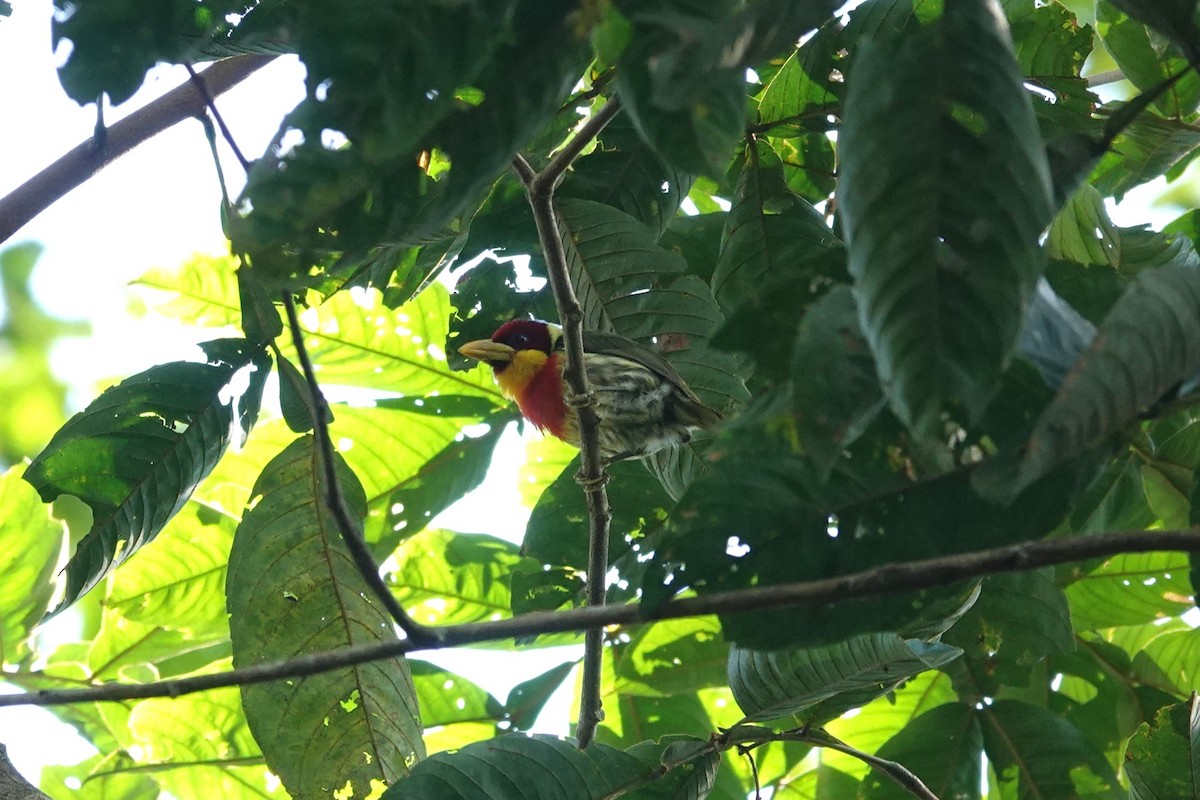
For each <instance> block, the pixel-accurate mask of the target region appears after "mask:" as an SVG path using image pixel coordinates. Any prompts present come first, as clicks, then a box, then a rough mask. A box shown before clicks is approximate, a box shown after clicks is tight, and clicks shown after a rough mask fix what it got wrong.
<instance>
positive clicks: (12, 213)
mask: <svg viewBox="0 0 1200 800" xmlns="http://www.w3.org/2000/svg"><path fill="white" fill-rule="evenodd" d="M274 58H275V56H236V57H234V58H228V59H225V60H224V61H218V62H217V63H216V64H213V65H212V66H211V67H209V68H208V69H206V70H205V71H204V72H201V73H200V74H199V75H198V76H197V77H198V78H199V79H201V80H202V81H203V82H204V85H205V86H206V87H207V90H208V96H209V97H216V96H217V95H220V94H223V93H224V92H226V91H228V90H229V89H232V88H233V87H234V86H236V85H237V84H239V83H241V82H242V81H243V80H245V79H246V78H248V77H250V76H251V75H252V74H254V73H255V72H257V71H258V70H259V69H262V68H263V67H265V66H266V65H267V64H269V63H270V62H271V61H272V60H273V59H274ZM206 105H207V103H206V99H205V96H204V95H203V94H202V93H201V92H200V91H199V90H198V89H197V88H196V85H195V84H194V83H193V82H192V81H190V80H189V81H187V82H185V83H182V84H180V85H179V86H177V87H175V88H174V89H172V90H171V91H169V92H167V93H166V94H165V95H163V96H162V97H160V98H158V99H157V100H155V101H154V102H152V103H150V104H149V105H147V106H146V107H145V108H141V109H138V110H137V111H135V112H133V113H132V114H130V115H129V116H128V117H126V118H125V119H123V120H121V121H120V122H117V123H116V124H114V125H113V126H112V127H110V128H108V129H107V135H106V137H105V140H104V144H103V146H102V147H97V146H96V144H95V142H94V140H93V139H90V138H89V139H87V140H86V141H84V142H81V143H80V144H79V145H77V146H76V147H75V148H73V149H72V150H70V151H69V152H68V153H66V154H65V155H63V156H62V157H61V158H59V159H58V160H57V161H55V162H54V163H53V164H51V165H50V166H48V167H46V168H45V169H44V170H42V171H41V172H39V173H38V174H37V175H35V176H33V177H32V178H30V179H29V180H27V181H26V182H25V183H23V184H21V185H20V186H18V187H17V188H16V189H14V190H13V191H11V192H10V193H9V194H8V195H6V196H5V197H2V198H0V242H4V241H6V240H7V239H8V238H9V237H11V236H12V235H13V234H14V233H16V232H17V230H18V229H20V228H21V227H22V226H24V225H25V223H27V222H29V221H30V220H31V219H33V218H34V217H36V216H37V215H38V214H40V213H41V212H43V211H45V210H46V209H47V208H49V207H50V206H51V205H52V204H53V203H54V202H55V201H56V200H58V199H59V198H60V197H62V196H63V195H65V194H66V193H67V192H69V191H71V190H72V189H74V188H75V187H76V186H78V185H80V184H81V183H83V182H84V181H86V180H87V179H88V178H90V177H92V176H93V175H95V174H96V173H97V172H99V171H100V170H101V169H102V168H104V167H105V166H107V165H108V164H109V163H110V162H112V161H115V160H116V159H117V158H118V157H120V156H122V155H124V154H125V153H127V152H129V151H130V150H132V149H133V148H134V147H137V146H138V145H139V144H141V143H142V142H144V141H146V140H147V139H149V138H150V137H152V136H154V135H155V134H158V133H162V132H163V131H165V130H166V129H167V128H170V127H171V126H172V125H175V124H176V123H178V122H182V121H183V120H185V119H188V118H190V117H194V116H196V115H197V114H200V113H202V112H203V111H204V109H205V106H206Z"/></svg>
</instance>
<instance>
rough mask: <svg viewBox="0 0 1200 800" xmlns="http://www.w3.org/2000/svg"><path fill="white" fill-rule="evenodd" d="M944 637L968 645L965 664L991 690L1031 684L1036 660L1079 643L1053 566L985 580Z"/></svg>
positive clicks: (984, 686) (948, 640)
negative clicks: (973, 602)
mask: <svg viewBox="0 0 1200 800" xmlns="http://www.w3.org/2000/svg"><path fill="white" fill-rule="evenodd" d="M942 641H944V642H946V643H947V644H952V645H955V646H957V647H961V648H962V649H963V652H964V654H965V658H964V659H963V661H964V665H965V667H966V668H967V669H968V670H970V672H971V673H972V675H973V676H975V685H976V686H977V687H979V686H982V687H983V688H984V689H985V690H989V689H990V690H991V691H988V694H994V693H995V691H998V690H999V686H1000V685H1001V684H1003V685H1006V686H1027V685H1029V681H1030V671H1031V670H1032V669H1033V668H1034V667H1035V666H1036V665H1037V664H1040V663H1042V662H1043V661H1044V659H1045V658H1046V657H1047V656H1049V655H1051V654H1053V653H1069V652H1071V650H1072V649H1073V648H1074V646H1075V638H1074V634H1073V631H1072V630H1071V618H1070V611H1069V609H1068V607H1067V598H1066V597H1065V596H1064V595H1063V592H1062V590H1061V589H1059V588H1058V586H1057V585H1055V583H1054V574H1053V571H1051V570H1039V571H1034V572H1022V573H1017V574H1012V575H992V576H990V577H988V578H986V579H985V580H984V582H983V589H982V591H981V592H980V595H979V600H977V601H976V602H975V605H973V606H971V608H970V609H969V610H968V611H967V613H965V614H963V616H962V618H961V619H960V620H959V621H958V622H956V623H955V624H954V627H953V628H951V629H950V630H948V631H947V632H946V634H945V635H944V636H943V637H942Z"/></svg>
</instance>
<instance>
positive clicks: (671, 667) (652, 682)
mask: <svg viewBox="0 0 1200 800" xmlns="http://www.w3.org/2000/svg"><path fill="white" fill-rule="evenodd" d="M613 653H614V666H613V691H614V692H616V693H620V694H626V695H645V696H657V695H679V694H694V693H695V692H696V691H698V690H700V689H705V688H708V687H712V686H722V685H724V684H725V682H726V669H725V665H726V663H727V662H728V660H729V644H728V643H726V642H725V641H724V640H722V638H721V626H720V624H718V622H717V620H715V619H713V618H712V617H698V618H695V619H679V620H667V621H663V622H656V623H655V624H653V625H648V626H645V627H643V628H641V629H640V630H638V631H637V632H636V633H635V634H633V635H632V637H631V639H630V641H629V643H628V644H625V645H623V646H622V647H620V648H619V649H616V648H613Z"/></svg>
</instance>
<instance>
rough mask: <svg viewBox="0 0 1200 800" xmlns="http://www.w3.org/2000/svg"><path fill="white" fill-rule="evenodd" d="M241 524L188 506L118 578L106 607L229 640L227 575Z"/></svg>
mask: <svg viewBox="0 0 1200 800" xmlns="http://www.w3.org/2000/svg"><path fill="white" fill-rule="evenodd" d="M235 525H236V522H235V520H233V519H232V518H230V517H227V516H225V515H223V514H216V513H214V512H212V511H210V510H208V509H207V508H204V507H203V506H201V505H200V504H199V503H195V502H192V503H188V504H187V505H186V506H184V507H183V510H182V511H181V512H180V513H179V514H177V515H176V516H175V518H174V519H172V520H171V521H170V522H169V523H168V524H167V526H166V527H165V528H164V529H163V532H162V533H161V534H160V535H159V536H158V538H156V539H155V540H154V541H153V542H151V543H150V544H148V545H146V546H145V547H144V548H143V549H142V551H141V553H140V554H139V555H138V559H137V561H135V562H132V563H126V564H122V565H121V566H120V567H118V568H117V569H116V571H115V572H114V573H113V579H112V583H111V585H110V586H109V589H108V592H107V593H106V594H105V596H104V605H105V606H108V607H110V608H114V609H116V610H118V611H119V612H120V613H121V616H122V617H124V618H125V619H128V620H134V621H137V622H141V623H145V624H147V625H160V626H162V627H164V628H170V629H175V630H183V631H188V632H190V633H192V635H199V636H206V635H213V634H218V635H222V636H223V635H227V634H228V629H229V623H228V617H227V616H226V614H225V570H226V566H227V565H228V561H229V548H230V546H231V545H232V543H233V530H234V527H235Z"/></svg>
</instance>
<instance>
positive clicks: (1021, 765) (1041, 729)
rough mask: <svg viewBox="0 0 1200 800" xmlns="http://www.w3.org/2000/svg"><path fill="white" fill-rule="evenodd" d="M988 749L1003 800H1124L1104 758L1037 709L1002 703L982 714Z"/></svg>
mask: <svg viewBox="0 0 1200 800" xmlns="http://www.w3.org/2000/svg"><path fill="white" fill-rule="evenodd" d="M979 715H980V722H979V724H980V727H981V728H982V729H983V748H984V752H986V753H987V757H988V760H989V761H991V762H992V765H993V768H994V769H995V770H996V775H997V777H998V779H999V781H1000V785H1001V787H1002V791H1003V794H1002V795H1001V796H1003V797H1020V798H1033V797H1038V798H1045V800H1074V798H1089V800H1091V799H1093V798H1094V799H1096V800H1099V799H1100V798H1104V800H1117V798H1121V797H1124V796H1125V795H1124V792H1123V791H1122V790H1121V789H1120V787H1119V785H1118V783H1117V778H1116V776H1115V775H1114V774H1113V770H1112V767H1110V766H1109V765H1108V763H1107V762H1106V761H1105V759H1104V756H1103V754H1101V753H1100V751H1099V750H1097V749H1096V748H1095V746H1094V745H1092V744H1091V742H1089V741H1088V740H1087V739H1086V738H1085V737H1084V735H1083V734H1082V733H1081V732H1080V731H1079V730H1078V729H1077V728H1075V727H1074V726H1073V725H1071V724H1070V723H1068V722H1066V721H1065V720H1063V719H1061V718H1059V717H1057V716H1055V715H1054V714H1052V713H1050V712H1049V711H1046V710H1044V709H1041V708H1038V707H1037V706H1033V705H1030V704H1028V703H1023V702H1020V701H1018V700H997V701H996V702H994V703H992V704H990V705H984V706H983V708H981V709H980V711H979Z"/></svg>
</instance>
